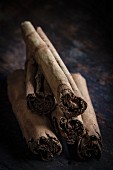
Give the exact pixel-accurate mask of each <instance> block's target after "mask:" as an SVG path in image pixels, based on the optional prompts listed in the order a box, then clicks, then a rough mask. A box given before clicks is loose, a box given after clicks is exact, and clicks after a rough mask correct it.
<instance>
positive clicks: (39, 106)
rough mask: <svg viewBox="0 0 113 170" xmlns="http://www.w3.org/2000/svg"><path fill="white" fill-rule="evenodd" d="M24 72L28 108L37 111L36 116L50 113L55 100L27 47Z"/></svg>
mask: <svg viewBox="0 0 113 170" xmlns="http://www.w3.org/2000/svg"><path fill="white" fill-rule="evenodd" d="M25 71H26V98H27V105H28V108H29V109H30V110H31V111H37V112H38V114H48V113H50V112H51V111H52V110H53V109H54V107H55V99H54V96H53V93H52V91H51V89H50V88H49V85H47V84H48V83H47V82H46V81H45V80H44V76H43V74H42V72H41V70H40V68H39V66H38V64H36V62H35V60H34V58H33V55H32V52H31V51H30V49H28V47H26V63H25ZM45 82H46V83H45Z"/></svg>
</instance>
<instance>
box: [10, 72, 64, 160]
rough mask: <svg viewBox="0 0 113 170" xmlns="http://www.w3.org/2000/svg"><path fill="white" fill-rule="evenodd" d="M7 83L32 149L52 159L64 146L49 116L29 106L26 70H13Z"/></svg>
mask: <svg viewBox="0 0 113 170" xmlns="http://www.w3.org/2000/svg"><path fill="white" fill-rule="evenodd" d="M7 83H8V96H9V100H10V102H11V104H12V109H13V112H14V114H15V116H16V118H17V121H18V123H19V125H20V128H21V131H22V134H23V137H24V138H25V139H26V143H27V145H28V147H29V148H30V150H31V151H32V152H33V153H34V154H38V155H40V157H41V159H42V160H50V159H51V158H53V156H55V155H59V154H60V153H61V151H62V146H61V144H60V142H59V140H58V138H57V137H56V135H55V134H54V133H53V130H52V127H51V124H50V121H49V119H48V117H46V116H45V115H38V114H35V113H34V114H33V113H31V111H30V110H29V109H28V108H27V102H26V95H25V84H24V83H25V75H24V71H23V70H17V71H15V72H13V73H12V74H11V75H10V76H9V77H8V80H7Z"/></svg>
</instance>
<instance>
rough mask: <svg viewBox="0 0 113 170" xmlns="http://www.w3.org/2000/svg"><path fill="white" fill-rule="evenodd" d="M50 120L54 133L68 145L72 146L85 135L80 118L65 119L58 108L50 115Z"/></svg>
mask: <svg viewBox="0 0 113 170" xmlns="http://www.w3.org/2000/svg"><path fill="white" fill-rule="evenodd" d="M51 120H52V124H53V127H54V129H55V132H56V133H57V134H59V135H60V136H62V137H63V138H65V139H66V141H67V143H68V144H74V143H75V141H76V140H79V139H80V138H81V137H82V136H83V135H84V133H85V130H84V127H83V122H82V120H81V117H80V116H78V117H70V118H66V117H65V114H64V113H63V112H62V111H61V109H60V108H59V107H58V106H57V107H56V109H55V110H54V111H53V112H52V113H51Z"/></svg>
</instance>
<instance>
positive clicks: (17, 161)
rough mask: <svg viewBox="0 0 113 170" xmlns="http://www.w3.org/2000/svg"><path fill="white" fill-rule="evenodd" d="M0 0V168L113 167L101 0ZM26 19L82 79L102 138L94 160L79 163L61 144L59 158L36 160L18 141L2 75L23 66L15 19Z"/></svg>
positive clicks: (107, 21) (112, 75)
mask: <svg viewBox="0 0 113 170" xmlns="http://www.w3.org/2000/svg"><path fill="white" fill-rule="evenodd" d="M75 3H76V4H75V5H74V3H73V2H72V1H67V2H65V1H63V0H62V1H58V2H57V1H56V0H53V1H50V0H48V1H46V3H45V1H43V0H42V1H41V0H40V1H38V3H36V2H35V1H33V0H28V1H27V3H26V2H25V1H22V0H20V1H14V2H13V1H11V2H10V3H9V2H8V1H5V2H4V1H3V2H2V1H1V2H0V170H32V169H33V170H35V169H38V170H45V169H46V170H52V169H54V170H57V169H59V170H60V169H61V170H63V169H65V170H66V169H69V170H74V169H76V170H78V169H79V170H85V169H87V170H100V169H103V170H104V169H105V170H112V169H113V51H112V49H113V42H112V30H113V29H112V28H113V25H111V24H112V23H113V22H112V19H113V18H112V16H111V8H112V7H111V6H110V5H109V4H107V1H105V0H103V1H101V2H100V1H99V2H98V1H95V2H94V0H93V1H91V2H90V1H89V0H85V1H83V0H81V1H77V0H76V1H75ZM24 20H30V21H31V22H32V23H33V24H34V25H35V26H37V25H38V26H41V27H42V28H43V29H44V31H45V32H46V34H47V35H48V37H49V38H50V39H51V41H52V42H53V44H54V45H55V47H56V49H57V50H58V52H59V54H60V56H61V57H62V59H63V61H64V63H65V64H66V66H67V67H68V69H69V70H70V72H73V73H74V72H80V73H81V74H82V75H83V76H84V77H85V78H86V80H87V83H88V88H89V92H90V96H91V99H92V102H93V104H94V108H95V111H96V114H97V119H98V123H99V127H100V130H101V133H102V138H103V153H102V157H101V159H100V160H99V161H96V160H89V161H85V162H79V161H77V160H74V157H73V156H72V153H73V152H72V150H73V148H72V147H70V146H68V147H67V146H66V144H65V143H64V142H63V146H64V150H63V153H62V155H61V156H60V157H57V158H54V160H53V161H51V162H42V161H40V160H38V159H37V157H35V156H33V155H31V154H30V153H29V152H28V150H27V148H26V145H25V143H24V140H23V138H22V134H21V131H20V129H19V126H18V123H17V121H16V118H15V117H14V114H13V112H12V109H11V105H10V103H9V101H8V97H7V84H6V77H7V75H8V74H10V73H11V72H12V71H13V70H15V69H18V68H24V61H25V45H24V42H23V40H22V36H21V31H20V23H21V22H22V21H24Z"/></svg>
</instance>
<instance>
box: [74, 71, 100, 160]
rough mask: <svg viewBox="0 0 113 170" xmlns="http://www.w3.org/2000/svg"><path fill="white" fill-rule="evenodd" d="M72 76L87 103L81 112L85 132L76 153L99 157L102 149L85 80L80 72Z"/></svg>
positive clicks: (85, 157)
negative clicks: (84, 109)
mask: <svg viewBox="0 0 113 170" xmlns="http://www.w3.org/2000/svg"><path fill="white" fill-rule="evenodd" d="M72 76H73V79H74V81H75V83H76V84H77V86H78V88H79V90H80V92H81V93H82V95H83V97H84V99H85V100H86V101H87V104H88V107H87V109H86V111H85V112H84V113H83V114H82V119H83V123H84V127H85V129H86V134H85V135H84V137H83V138H81V139H80V140H79V142H78V155H79V157H80V158H81V159H87V158H90V157H94V158H96V159H99V158H100V156H101V150H102V140H101V134H100V129H99V126H98V123H97V119H96V114H95V111H94V108H93V105H92V102H91V99H90V96H89V92H88V88H87V84H86V80H85V79H84V78H83V76H81V75H80V74H73V75H72Z"/></svg>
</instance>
